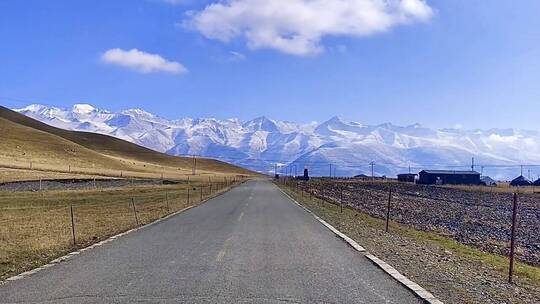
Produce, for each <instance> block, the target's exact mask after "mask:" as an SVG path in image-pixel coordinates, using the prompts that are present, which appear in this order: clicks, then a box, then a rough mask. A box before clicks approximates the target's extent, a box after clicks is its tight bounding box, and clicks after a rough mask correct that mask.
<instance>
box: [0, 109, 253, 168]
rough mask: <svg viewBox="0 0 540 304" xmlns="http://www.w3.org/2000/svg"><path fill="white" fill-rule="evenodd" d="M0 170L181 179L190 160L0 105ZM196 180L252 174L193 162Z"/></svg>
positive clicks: (206, 161) (208, 161) (218, 163)
mask: <svg viewBox="0 0 540 304" xmlns="http://www.w3.org/2000/svg"><path fill="white" fill-rule="evenodd" d="M0 151H1V152H0V167H12V168H22V169H33V170H36V169H38V170H41V171H51V172H68V173H81V174H98V175H103V176H122V177H126V176H132V177H161V174H163V175H164V176H165V177H167V178H186V177H187V176H188V175H190V174H191V172H192V165H193V159H192V158H186V157H176V156H171V155H167V154H164V153H160V152H156V151H153V150H150V149H147V148H144V147H141V146H138V145H136V144H133V143H130V142H127V141H124V140H121V139H118V138H114V137H111V136H107V135H102V134H96V133H89V132H78V131H68V130H63V129H59V128H55V127H52V126H49V125H47V124H44V123H42V122H39V121H37V120H34V119H31V118H29V117H26V116H24V115H22V114H19V113H17V112H14V111H11V110H9V109H7V108H5V107H1V106H0ZM196 169H197V170H196V171H197V176H207V175H208V176H210V175H236V174H243V175H253V174H254V173H253V172H251V171H248V170H245V169H243V168H240V167H237V166H233V165H230V164H227V163H225V162H221V161H217V160H211V159H204V158H197V160H196Z"/></svg>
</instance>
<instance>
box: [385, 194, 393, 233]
mask: <svg viewBox="0 0 540 304" xmlns="http://www.w3.org/2000/svg"><path fill="white" fill-rule="evenodd" d="M391 202H392V189H390V192H389V193H388V206H387V208H386V227H385V231H386V232H388V224H389V222H390V204H391Z"/></svg>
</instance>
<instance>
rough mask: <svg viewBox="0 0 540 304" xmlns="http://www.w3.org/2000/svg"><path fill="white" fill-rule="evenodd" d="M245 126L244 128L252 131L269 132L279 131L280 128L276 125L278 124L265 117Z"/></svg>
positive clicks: (249, 122)
mask: <svg viewBox="0 0 540 304" xmlns="http://www.w3.org/2000/svg"><path fill="white" fill-rule="evenodd" d="M243 126H244V128H247V129H251V130H253V131H268V132H276V131H279V128H278V126H277V125H276V123H275V122H274V121H273V120H271V119H268V118H267V117H265V116H261V117H257V118H255V119H253V120H250V121H248V122H246V123H245V124H244V125H243Z"/></svg>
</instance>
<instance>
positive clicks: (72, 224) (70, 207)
mask: <svg viewBox="0 0 540 304" xmlns="http://www.w3.org/2000/svg"><path fill="white" fill-rule="evenodd" d="M69 213H70V215H71V239H72V241H73V247H75V246H76V244H77V243H76V240H75V217H74V216H73V205H70V206H69Z"/></svg>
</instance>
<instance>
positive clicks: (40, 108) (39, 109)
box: [15, 104, 49, 113]
mask: <svg viewBox="0 0 540 304" xmlns="http://www.w3.org/2000/svg"><path fill="white" fill-rule="evenodd" d="M47 109H49V107H47V106H44V105H40V104H31V105H28V106H26V107H24V108H20V109H15V111H17V112H34V113H38V112H43V111H45V110H47Z"/></svg>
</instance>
